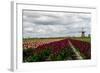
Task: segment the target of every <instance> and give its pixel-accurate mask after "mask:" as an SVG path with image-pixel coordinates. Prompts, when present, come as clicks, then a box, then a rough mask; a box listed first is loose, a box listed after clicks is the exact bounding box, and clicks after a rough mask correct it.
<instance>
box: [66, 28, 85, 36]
mask: <svg viewBox="0 0 100 73" xmlns="http://www.w3.org/2000/svg"><path fill="white" fill-rule="evenodd" d="M85 32H86V31H85V28H84V27H81V28H80V30H78V31H70V32H68V33H67V34H71V33H73V34H75V33H76V34H77V33H79V34H80V37H85Z"/></svg>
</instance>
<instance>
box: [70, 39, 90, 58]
mask: <svg viewBox="0 0 100 73" xmlns="http://www.w3.org/2000/svg"><path fill="white" fill-rule="evenodd" d="M69 40H70V41H71V43H72V44H73V46H74V47H75V48H77V49H78V50H79V51H80V53H82V54H83V55H85V56H86V58H89V59H90V58H91V44H90V43H88V42H84V41H79V40H74V39H69Z"/></svg>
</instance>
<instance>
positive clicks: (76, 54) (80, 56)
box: [68, 40, 83, 60]
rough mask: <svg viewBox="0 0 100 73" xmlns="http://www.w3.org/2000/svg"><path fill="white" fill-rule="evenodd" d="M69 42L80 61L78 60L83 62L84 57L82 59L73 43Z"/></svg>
mask: <svg viewBox="0 0 100 73" xmlns="http://www.w3.org/2000/svg"><path fill="white" fill-rule="evenodd" d="M68 42H69V44H70V46H71V48H72V50H73V52H74V53H75V54H76V56H77V59H78V60H82V59H83V57H82V56H81V55H80V53H79V52H78V51H77V50H76V48H75V47H74V46H73V45H72V43H71V42H70V40H68Z"/></svg>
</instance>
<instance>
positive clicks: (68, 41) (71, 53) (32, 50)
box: [23, 37, 91, 62]
mask: <svg viewBox="0 0 100 73" xmlns="http://www.w3.org/2000/svg"><path fill="white" fill-rule="evenodd" d="M87 40H88V41H87ZM90 58H91V43H90V38H78V37H77V38H72V37H71V38H28V39H23V62H41V61H60V60H84V59H90Z"/></svg>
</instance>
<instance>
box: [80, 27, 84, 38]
mask: <svg viewBox="0 0 100 73" xmlns="http://www.w3.org/2000/svg"><path fill="white" fill-rule="evenodd" d="M81 37H85V31H84V28H83V27H82V31H81Z"/></svg>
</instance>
